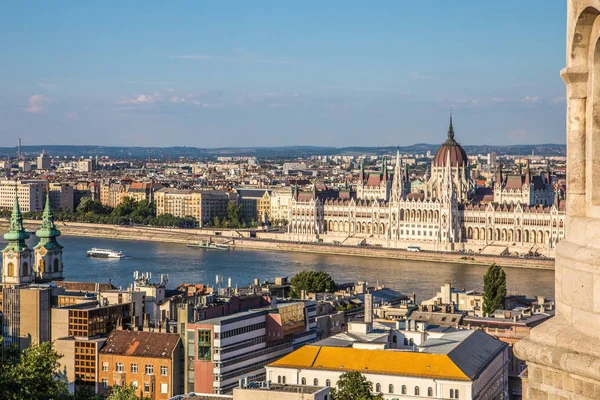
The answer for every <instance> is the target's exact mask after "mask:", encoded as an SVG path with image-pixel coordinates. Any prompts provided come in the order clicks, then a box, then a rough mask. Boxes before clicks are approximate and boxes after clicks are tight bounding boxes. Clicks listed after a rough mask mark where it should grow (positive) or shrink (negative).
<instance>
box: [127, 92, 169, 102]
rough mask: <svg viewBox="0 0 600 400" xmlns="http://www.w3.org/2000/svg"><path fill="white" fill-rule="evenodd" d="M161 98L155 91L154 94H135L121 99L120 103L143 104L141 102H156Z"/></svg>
mask: <svg viewBox="0 0 600 400" xmlns="http://www.w3.org/2000/svg"><path fill="white" fill-rule="evenodd" d="M161 99H162V98H161V96H160V93H158V92H156V93H154V94H136V95H135V96H134V98H133V99H129V100H123V101H121V102H120V103H121V104H143V103H150V104H152V103H156V102H158V101H160V100H161Z"/></svg>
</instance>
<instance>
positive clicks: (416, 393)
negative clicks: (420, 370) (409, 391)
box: [415, 386, 421, 396]
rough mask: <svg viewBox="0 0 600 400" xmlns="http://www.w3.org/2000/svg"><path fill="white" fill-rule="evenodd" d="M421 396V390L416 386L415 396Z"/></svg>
mask: <svg viewBox="0 0 600 400" xmlns="http://www.w3.org/2000/svg"><path fill="white" fill-rule="evenodd" d="M420 394H421V389H419V387H418V386H415V396H418V395H420Z"/></svg>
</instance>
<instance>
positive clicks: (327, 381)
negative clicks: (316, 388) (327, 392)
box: [325, 379, 331, 387]
mask: <svg viewBox="0 0 600 400" xmlns="http://www.w3.org/2000/svg"><path fill="white" fill-rule="evenodd" d="M325 386H327V387H329V386H331V381H330V380H329V379H327V380H326V381H325Z"/></svg>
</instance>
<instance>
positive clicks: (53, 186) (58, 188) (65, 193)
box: [48, 183, 75, 211]
mask: <svg viewBox="0 0 600 400" xmlns="http://www.w3.org/2000/svg"><path fill="white" fill-rule="evenodd" d="M48 194H49V195H50V205H51V206H52V209H54V210H60V211H67V210H73V209H74V208H75V194H74V190H73V185H71V184H68V183H50V184H48Z"/></svg>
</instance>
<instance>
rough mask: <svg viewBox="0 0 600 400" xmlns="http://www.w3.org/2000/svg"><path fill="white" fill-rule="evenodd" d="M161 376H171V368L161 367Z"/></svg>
mask: <svg viewBox="0 0 600 400" xmlns="http://www.w3.org/2000/svg"><path fill="white" fill-rule="evenodd" d="M160 374H161V376H167V375H168V374H169V368H167V367H165V366H161V367H160Z"/></svg>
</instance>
